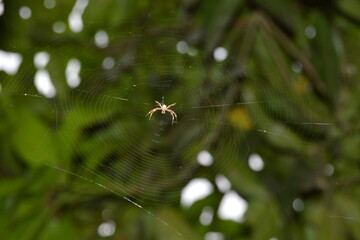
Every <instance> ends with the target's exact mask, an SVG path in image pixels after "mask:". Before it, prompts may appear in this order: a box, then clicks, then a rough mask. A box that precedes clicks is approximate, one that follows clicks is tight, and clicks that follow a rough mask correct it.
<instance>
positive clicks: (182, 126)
mask: <svg viewBox="0 0 360 240" xmlns="http://www.w3.org/2000/svg"><path fill="white" fill-rule="evenodd" d="M125 26H126V24H124V26H123V29H121V28H120V30H116V31H115V30H111V29H107V30H106V32H107V33H108V35H109V37H110V43H113V44H111V45H110V46H109V47H107V48H96V47H94V45H93V43H92V39H91V40H89V41H88V42H81V43H79V42H78V40H77V39H76V38H73V37H72V36H70V37H67V36H61V37H57V38H56V39H54V40H52V42H50V43H46V44H43V45H41V46H39V47H38V48H36V49H31V50H28V51H29V53H25V54H24V56H25V58H24V62H23V64H22V66H21V68H20V70H19V72H18V74H17V75H16V76H15V77H16V79H17V80H15V79H13V78H11V77H4V78H3V81H2V82H1V84H2V92H1V95H2V97H3V99H8V98H9V99H10V98H11V100H9V102H6V101H4V104H11V105H13V106H14V107H13V109H14V111H18V110H19V109H21V111H28V110H29V106H31V108H32V109H30V110H31V111H34V112H35V114H39V115H40V116H39V118H40V119H42V120H43V121H44V122H48V123H49V124H48V125H49V129H47V130H46V132H45V134H44V135H43V136H41V139H37V144H36V145H37V146H38V147H37V148H36V149H34V151H33V154H30V155H29V154H28V156H30V157H33V156H35V159H33V161H37V162H41V163H43V164H46V165H49V166H52V167H55V168H58V169H62V170H64V171H66V172H69V173H73V174H76V176H80V177H83V178H84V179H88V180H90V181H91V182H94V183H95V184H98V185H100V186H102V187H104V188H106V189H108V190H110V191H111V192H113V193H115V194H118V195H119V196H122V197H123V198H125V199H126V200H128V201H130V202H131V203H133V204H135V205H136V206H138V207H140V208H144V207H143V206H144V205H147V204H160V205H164V204H165V205H166V204H175V203H176V202H178V201H179V198H180V193H181V190H182V188H183V187H184V185H185V184H186V183H187V182H188V181H189V180H190V179H192V178H194V177H204V178H208V179H214V177H215V176H216V174H217V173H219V172H221V173H224V174H226V175H227V176H228V177H229V178H230V179H233V180H237V179H238V177H239V176H238V175H237V173H236V172H241V169H243V168H246V162H247V159H248V157H249V155H250V154H251V153H252V152H256V151H257V149H259V148H260V146H259V145H262V144H271V145H274V146H277V147H281V148H283V149H287V148H297V149H301V148H305V147H306V146H308V145H309V143H311V142H312V141H318V140H321V139H322V138H323V137H324V134H325V133H326V131H328V128H329V127H331V123H328V122H327V121H326V119H325V120H324V119H323V116H322V113H317V112H315V111H314V110H313V109H314V108H312V105H316V104H319V103H318V102H317V101H316V100H315V99H312V97H311V95H312V94H311V93H312V92H311V91H312V90H311V89H309V88H308V89H306V88H302V89H300V90H299V86H298V85H299V83H298V82H296V81H289V80H287V79H282V78H281V77H280V76H278V77H277V76H276V73H275V72H273V76H271V77H269V76H266V75H264V72H265V70H260V69H257V68H256V67H255V66H253V65H252V63H249V65H243V64H242V63H240V62H238V61H237V60H236V59H232V58H231V57H229V58H228V59H227V60H225V61H224V62H217V61H215V60H214V59H213V58H212V57H209V56H206V54H207V53H206V52H205V51H202V50H201V49H200V48H198V47H197V46H196V45H191V39H190V37H189V36H188V34H186V33H184V32H183V30H181V29H172V28H170V27H168V26H166V27H163V28H162V29H146V28H144V29H141V31H139V32H136V31H131V32H130V31H129V29H127V28H126V27H125ZM189 39H190V40H189ZM182 41H188V42H189V49H191V50H192V51H193V52H192V54H182V53H181V52H180V53H179V49H177V46H178V44H179V43H180V42H182ZM73 49H77V51H76V53H74V52H73ZM36 52H47V53H49V55H50V61H49V63H48V64H47V65H46V67H45V68H46V69H47V70H48V71H49V72H50V75H51V80H52V81H53V83H54V85H55V86H56V87H55V88H56V96H55V97H54V98H47V97H45V96H43V95H42V94H41V93H39V91H38V89H36V87H35V86H34V77H35V75H36V72H37V71H39V69H36V68H34V67H33V65H32V61H33V56H34V53H36ZM188 53H190V52H188ZM26 56H27V57H28V58H26ZM89 56H90V57H89ZM71 59H77V60H78V61H79V62H80V64H81V70H80V75H79V77H80V79H81V83H80V85H79V86H76V87H73V88H72V87H69V86H68V85H67V83H66V80H65V79H66V76H65V68H66V66H67V64H68V63H69V61H70V60H71ZM106 59H107V60H108V61H110V63H111V62H112V61H113V62H114V66H112V67H109V66H106V64H105V62H104V61H105V60H106ZM110 65H111V64H110ZM293 76H297V73H293ZM294 78H295V77H294ZM308 87H309V86H308ZM155 101H161V102H163V103H164V104H166V105H169V104H172V103H176V105H175V106H173V107H172V108H171V109H172V110H173V111H175V112H176V114H177V115H178V119H177V122H175V123H174V124H171V116H170V114H168V113H166V114H164V115H163V114H161V113H160V112H159V111H158V112H155V113H154V114H153V116H152V119H151V120H149V118H148V117H146V114H147V113H148V112H149V111H150V110H151V109H153V108H154V107H156V104H155ZM44 109H45V110H44ZM44 112H45V114H44ZM19 123H21V121H19ZM24 131H25V132H24V133H23V135H21V133H19V134H20V137H23V138H25V137H26V133H27V131H26V130H24ZM20 132H21V131H20ZM54 138H61V140H62V142H63V145H62V146H58V148H59V149H60V152H61V149H64V151H63V152H64V153H67V154H65V155H59V156H53V157H51V158H47V159H43V158H42V157H40V155H41V154H40V153H43V152H47V151H49V149H48V147H49V145H48V143H49V142H51V141H53V139H54ZM59 149H58V150H59ZM65 149H66V150H65ZM203 151H207V152H209V153H210V154H211V157H212V159H213V163H212V164H211V166H203V165H201V164H199V162H198V161H197V159H198V157H199V153H201V152H203ZM37 153H38V154H37ZM36 156H39V157H38V158H37V157H36ZM73 164H75V165H76V166H81V169H80V170H77V172H75V173H74V172H73V170H72V168H73ZM147 212H148V211H147ZM148 213H149V214H151V215H153V214H152V213H151V212H148Z"/></svg>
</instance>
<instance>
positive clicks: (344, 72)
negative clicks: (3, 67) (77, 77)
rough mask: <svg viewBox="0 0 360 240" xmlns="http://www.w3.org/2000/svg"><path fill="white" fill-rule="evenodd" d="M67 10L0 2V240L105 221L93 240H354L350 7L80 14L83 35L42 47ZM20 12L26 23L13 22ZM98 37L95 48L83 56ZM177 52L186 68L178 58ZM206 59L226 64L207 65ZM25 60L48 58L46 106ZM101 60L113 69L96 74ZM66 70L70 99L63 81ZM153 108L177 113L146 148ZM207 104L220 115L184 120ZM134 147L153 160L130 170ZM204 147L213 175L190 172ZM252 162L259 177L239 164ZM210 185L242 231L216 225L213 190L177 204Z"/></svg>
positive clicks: (103, 9) (143, 4)
mask: <svg viewBox="0 0 360 240" xmlns="http://www.w3.org/2000/svg"><path fill="white" fill-rule="evenodd" d="M74 4H75V1H72V0H71V1H70V0H64V1H57V2H56V6H55V7H54V8H52V9H47V8H45V7H44V2H43V1H19V0H11V1H5V2H4V5H5V11H4V14H3V15H2V16H0V49H2V50H4V51H10V52H17V53H21V54H22V56H23V62H22V65H21V67H20V69H19V71H18V73H17V74H15V75H13V76H11V75H8V74H6V73H5V72H0V84H1V92H0V208H1V210H0V236H1V237H0V238H2V239H101V237H100V236H98V233H97V228H98V226H99V225H100V224H101V223H102V222H104V221H109V220H111V221H114V222H115V223H116V232H115V234H114V235H113V236H111V237H108V238H107V239H204V236H205V234H206V233H207V232H221V233H222V234H223V236H224V238H225V239H259V240H260V239H271V238H273V239H279V240H282V239H316V240H319V239H320V240H321V239H324V240H330V239H360V228H359V226H360V205H359V200H360V196H359V194H360V191H359V190H360V189H359V180H360V174H359V160H360V159H359V156H360V152H359V149H360V148H359V146H360V132H359V131H360V123H359V114H358V111H359V109H360V98H359V94H360V88H359V85H360V83H359V77H358V73H357V71H358V70H357V69H358V68H359V63H360V62H359V58H358V54H359V52H360V41H359V39H360V31H359V26H360V3H359V2H358V1H357V0H342V1H335V0H332V1H310V0H306V1H300V0H299V1H295V0H277V1H270V0H247V1H245V0H244V1H241V0H224V1H216V0H206V1H205V0H204V1H200V0H186V1H140V0H139V1H130V0H128V1H126V0H106V1H90V2H89V4H88V6H87V7H86V9H85V12H84V14H83V21H84V29H83V31H81V32H79V33H73V32H72V31H70V29H69V28H68V26H67V28H66V30H65V32H64V33H61V34H57V33H54V32H53V30H52V26H53V24H54V23H55V22H57V21H62V22H64V23H66V24H68V17H69V14H70V12H71V11H72V8H73V7H74ZM21 6H28V7H29V8H30V9H31V10H32V16H31V18H30V19H28V20H24V19H21V18H20V17H19V8H20V7H21ZM99 29H103V30H105V31H106V32H107V33H108V34H109V38H110V41H109V45H108V46H107V47H106V48H97V47H96V46H95V44H94V35H95V33H96V32H97V31H98V30H99ZM312 29H313V30H315V31H316V34H315V36H313V37H312V36H310V37H309V36H307V35H306V33H308V31H309V30H310V31H311V30H312ZM179 41H186V42H188V44H189V46H190V49H191V50H192V51H195V52H196V56H191V54H185V55H183V54H179V53H177V52H176V47H175V46H176V43H178V42H179ZM219 46H222V47H225V48H226V49H227V50H228V53H229V56H228V58H227V59H226V60H225V61H224V62H221V63H218V62H216V61H214V58H213V52H214V50H215V49H216V48H217V47H219ZM39 51H46V52H48V53H49V54H50V55H51V61H50V63H49V65H48V66H47V69H48V71H49V72H50V74H51V76H52V80H53V83H54V85H55V86H56V89H57V91H58V92H57V96H56V97H55V98H54V99H46V98H45V97H42V96H41V95H40V94H39V93H38V92H37V90H36V88H35V87H34V84H33V79H34V75H35V72H36V68H35V67H34V64H33V56H34V54H35V53H37V52H39ZM107 56H111V57H113V58H114V59H115V60H116V63H119V64H116V65H115V67H114V68H113V69H111V70H109V71H104V69H103V68H102V67H101V64H102V60H103V59H104V58H105V57H107ZM74 57H76V58H77V59H79V60H80V61H81V64H82V65H81V78H82V83H81V85H80V87H79V89H78V90H76V89H74V90H71V89H69V88H68V87H67V85H66V82H65V75H64V72H65V68H66V63H67V61H68V60H69V59H71V58H74ZM296 66H302V68H301V70H300V71H297V70H296ZM293 69H295V71H294V70H293ZM29 95H30V96H29ZM162 96H165V102H166V103H167V104H170V103H172V102H176V103H177V106H176V107H174V111H176V113H177V114H178V116H179V121H178V123H176V124H174V126H171V125H170V124H167V125H166V130H165V131H164V134H163V135H162V137H161V140H162V142H161V144H159V145H152V143H151V140H152V137H151V136H150V135H151V134H153V133H154V130H153V129H154V127H155V126H156V123H157V122H158V121H159V120H158V119H159V118H160V116H159V115H160V114H158V116H156V115H155V114H154V117H153V120H152V121H148V119H147V118H146V117H145V115H146V113H147V112H148V111H149V110H150V109H151V108H152V107H153V105H152V103H153V101H154V100H158V101H161V98H162ZM114 97H120V98H125V99H127V101H122V100H120V101H117V100H116V99H115V98H114ZM167 99H168V101H167ZM253 102H257V103H253ZM236 103H244V104H236ZM252 103H253V104H252ZM210 105H219V107H216V108H196V107H199V106H210ZM194 107H195V108H194ZM162 120H164V121H165V122H166V121H168V120H169V119H168V118H166V117H163V118H162ZM264 131H266V132H264ZM130 136H136V137H135V138H131V137H130ZM194 139H196V141H195V140H194ZM135 146H136V148H138V149H140V150H139V151H140V152H141V149H152V151H153V152H155V154H153V152H152V153H151V154H152V155H151V157H149V158H145V159H144V161H143V162H141V156H136V154H135V152H136V148H135ZM154 146H156V147H155V148H154V149H153V147H154ZM184 146H185V147H184ZM203 148H206V149H209V151H210V152H214V159H215V162H216V161H217V159H221V162H217V163H216V164H214V166H213V167H211V168H201V169H199V168H198V166H197V165H196V163H194V161H196V160H195V159H194V156H196V153H197V152H198V151H200V150H202V149H203ZM178 149H180V150H182V149H186V151H180V150H178ZM129 152H130V154H128V153H129ZM179 152H180V153H179ZM254 152H256V153H258V154H259V155H260V156H262V157H263V159H264V162H265V168H264V169H263V170H262V171H261V172H254V171H252V170H251V169H250V168H249V166H248V164H247V159H248V156H249V154H251V153H254ZM163 153H165V155H162V154H163ZM132 154H133V155H132ZM166 154H167V155H166ZM109 156H110V157H109ZM119 156H120V157H119ZM122 156H128V157H124V158H123V157H122ZM164 156H165V157H164ZM174 156H177V157H179V159H175V158H174V159H173V157H174ZM192 157H193V158H192ZM169 158H170V159H169ZM134 161H136V164H135V165H134ZM139 161H140V162H139ZM174 166H175V167H174ZM157 167H158V168H159V169H160V170H161V171H159V172H155V173H154V172H153V171H154V169H155V170H158V168H157ZM178 167H179V168H178ZM180 167H183V168H184V169H183V170H179V169H180ZM329 167H330V168H331V167H333V169H334V173H333V174H329V172H328V171H327V169H329ZM109 169H110V170H109ZM114 170H115V171H114ZM127 172H131V174H132V175H131V174H130V175H131V176H134V177H133V178H132V177H129V178H127V177H126V176H127V175H126V173H127ZM218 173H220V174H224V175H225V176H227V177H228V178H229V180H230V181H231V184H232V189H233V190H235V191H237V192H238V193H239V194H240V195H241V196H242V197H243V198H244V199H246V201H247V202H248V204H249V208H248V209H247V211H246V213H245V220H244V221H243V222H241V223H237V222H233V221H225V220H221V219H219V218H218V217H217V216H216V210H217V209H218V207H219V202H220V200H221V198H222V196H223V193H222V192H220V191H218V190H215V191H214V192H213V193H212V194H211V195H210V196H208V197H207V198H205V199H202V200H200V201H197V202H196V203H194V204H193V205H192V206H191V207H190V208H183V207H182V206H181V205H180V193H181V189H182V188H183V187H184V186H185V185H186V184H187V183H188V182H189V181H190V180H191V179H193V178H195V177H205V178H208V179H209V181H211V182H214V176H215V175H216V174H218ZM151 174H155V175H156V177H153V178H149V175H151ZM149 179H150V180H149ZM136 183H140V186H138V188H137V187H136V186H137V185H136ZM167 183H169V184H167ZM140 187H145V190H144V189H140ZM146 188H149V189H146ZM147 190H148V191H147ZM141 191H143V193H139V192H141ZM296 198H299V199H301V200H302V201H303V202H304V209H303V210H302V211H299V212H298V211H294V209H293V206H292V205H293V201H294V199H296ZM127 199H128V200H127ZM138 200H139V201H138ZM130 201H134V202H135V203H138V204H140V205H141V208H139V207H137V206H136V205H135V204H133V203H131V202H130ZM205 206H211V207H212V208H213V209H214V210H215V215H214V220H213V222H212V223H211V224H210V225H209V226H203V225H202V224H200V222H199V215H200V214H201V211H202V209H203V208H204V207H205ZM104 209H107V212H108V213H107V214H104V212H103V211H104ZM159 219H162V220H164V221H165V222H166V223H167V224H168V226H167V225H165V224H163V223H162V221H161V220H159ZM177 232H180V233H181V235H182V236H183V237H181V236H180V235H179V234H177Z"/></svg>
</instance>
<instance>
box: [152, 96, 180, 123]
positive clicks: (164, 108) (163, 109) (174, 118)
mask: <svg viewBox="0 0 360 240" xmlns="http://www.w3.org/2000/svg"><path fill="white" fill-rule="evenodd" d="M155 103H156V104H157V105H158V106H159V107H156V108H154V109H152V110H150V112H148V114H146V116H147V115H149V114H150V117H149V119H151V116H152V114H153V113H154V112H156V111H161V114H165V113H166V112H169V113H170V115H171V119H172V121H171V124H173V123H174V121H177V115H176V113H175V112H174V111H173V110H171V109H169V108H171V107H172V106H174V105H175V104H176V103H173V104H170V105H169V106H166V105H165V104H161V103H159V102H158V101H155Z"/></svg>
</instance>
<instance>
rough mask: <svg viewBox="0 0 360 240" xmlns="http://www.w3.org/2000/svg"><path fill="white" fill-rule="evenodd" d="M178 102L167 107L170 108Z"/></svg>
mask: <svg viewBox="0 0 360 240" xmlns="http://www.w3.org/2000/svg"><path fill="white" fill-rule="evenodd" d="M175 104H176V103H173V104H170V105H169V106H167V109H169V108H170V107H172V106H175Z"/></svg>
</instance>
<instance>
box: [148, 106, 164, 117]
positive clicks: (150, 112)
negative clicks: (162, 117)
mask: <svg viewBox="0 0 360 240" xmlns="http://www.w3.org/2000/svg"><path fill="white" fill-rule="evenodd" d="M158 110H161V108H154V109H152V110H150V111H149V112H148V114H146V116H147V115H149V114H150V117H149V119H151V116H152V115H153V113H154V112H156V111H158Z"/></svg>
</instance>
